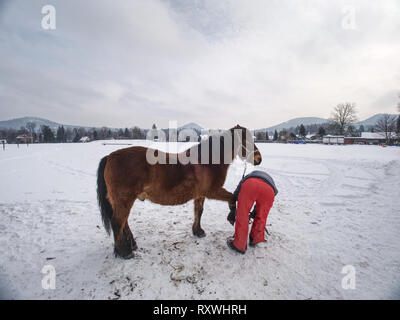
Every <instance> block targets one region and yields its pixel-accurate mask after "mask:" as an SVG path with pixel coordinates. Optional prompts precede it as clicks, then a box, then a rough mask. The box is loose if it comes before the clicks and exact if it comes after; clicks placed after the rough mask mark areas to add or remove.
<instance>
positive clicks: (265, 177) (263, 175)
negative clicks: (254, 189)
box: [233, 170, 278, 201]
mask: <svg viewBox="0 0 400 320" xmlns="http://www.w3.org/2000/svg"><path fill="white" fill-rule="evenodd" d="M249 178H259V179H261V180H263V181H265V182H266V183H268V184H269V185H270V186H271V187H272V189H274V192H275V196H276V195H277V194H278V189H277V188H276V186H275V182H274V179H272V177H271V176H270V175H269V174H268V173H266V172H264V171H259V170H256V171H253V172H250V173H249V174H248V175H247V176H245V177H243V179H242V180H241V181H240V182H239V184H238V186H237V187H236V190H235V192H234V193H233V196H234V197H235V201H237V199H238V196H239V192H240V188H241V187H242V183H243V182H245V181H246V180H247V179H249Z"/></svg>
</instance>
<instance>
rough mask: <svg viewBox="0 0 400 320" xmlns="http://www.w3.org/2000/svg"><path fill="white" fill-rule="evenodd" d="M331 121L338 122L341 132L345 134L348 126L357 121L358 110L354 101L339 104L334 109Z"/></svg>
mask: <svg viewBox="0 0 400 320" xmlns="http://www.w3.org/2000/svg"><path fill="white" fill-rule="evenodd" d="M330 120H331V121H333V122H334V123H335V124H337V127H338V130H339V134H344V132H345V129H346V127H347V126H348V125H349V124H351V123H353V122H356V121H357V110H356V105H355V104H354V103H350V102H346V103H340V104H338V105H337V106H336V107H335V108H334V109H333V111H332V114H331V118H330Z"/></svg>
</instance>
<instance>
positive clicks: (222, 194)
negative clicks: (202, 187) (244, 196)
mask: <svg viewBox="0 0 400 320" xmlns="http://www.w3.org/2000/svg"><path fill="white" fill-rule="evenodd" d="M207 198H208V199H214V200H221V201H226V202H228V205H229V209H231V210H233V209H236V202H235V200H234V196H233V193H232V192H229V191H227V190H225V189H224V188H222V187H221V188H219V189H218V190H216V191H215V190H213V192H210V193H209V194H207Z"/></svg>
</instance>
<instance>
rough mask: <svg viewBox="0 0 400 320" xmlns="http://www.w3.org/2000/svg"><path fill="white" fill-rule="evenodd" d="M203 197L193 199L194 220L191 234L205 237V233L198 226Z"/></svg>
mask: <svg viewBox="0 0 400 320" xmlns="http://www.w3.org/2000/svg"><path fill="white" fill-rule="evenodd" d="M204 200H205V197H200V198H197V199H194V222H193V227H192V230H193V234H194V235H195V236H197V237H199V238H202V237H205V236H206V233H205V232H204V230H203V229H202V228H201V226H200V221H201V215H202V214H203V206H204Z"/></svg>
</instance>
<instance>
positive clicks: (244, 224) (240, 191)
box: [227, 170, 278, 253]
mask: <svg viewBox="0 0 400 320" xmlns="http://www.w3.org/2000/svg"><path fill="white" fill-rule="evenodd" d="M233 194H234V197H235V201H237V210H235V207H233V208H232V207H231V211H230V213H229V215H228V217H227V219H228V221H229V222H230V223H231V224H232V225H234V224H235V235H234V237H233V238H229V239H228V240H227V244H228V246H229V247H230V248H231V249H232V250H235V251H237V252H240V253H245V252H246V249H247V237H248V232H249V212H250V210H251V208H252V207H253V204H254V203H256V205H255V207H254V209H255V217H254V221H253V225H252V227H251V231H250V237H249V242H250V246H254V245H255V244H257V243H260V242H264V239H265V238H264V237H265V235H264V230H265V226H266V224H267V216H268V213H269V211H270V210H271V207H272V205H273V203H274V199H275V196H276V195H277V194H278V189H277V188H276V186H275V182H274V180H273V179H272V177H271V176H270V175H269V174H267V173H265V172H264V171H258V170H257V171H253V172H251V173H250V174H248V175H247V176H245V177H243V179H242V180H241V181H240V183H239V185H238V186H237V188H236V190H235V192H234V193H233ZM253 212H254V210H253Z"/></svg>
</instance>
